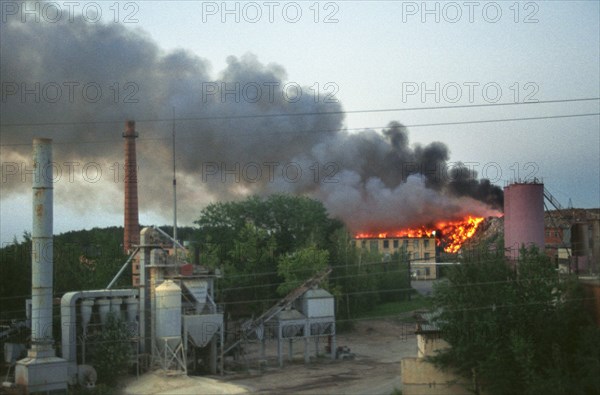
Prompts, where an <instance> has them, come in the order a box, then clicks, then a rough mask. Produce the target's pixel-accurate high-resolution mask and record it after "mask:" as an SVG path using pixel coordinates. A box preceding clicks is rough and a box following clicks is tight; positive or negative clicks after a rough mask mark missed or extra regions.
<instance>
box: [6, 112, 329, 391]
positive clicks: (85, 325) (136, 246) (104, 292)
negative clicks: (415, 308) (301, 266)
mask: <svg viewBox="0 0 600 395" xmlns="http://www.w3.org/2000/svg"><path fill="white" fill-rule="evenodd" d="M137 136H138V134H137V132H136V131H135V122H133V121H128V122H127V123H126V129H125V132H124V133H123V137H124V139H125V161H126V164H125V169H126V176H125V183H124V184H125V199H124V200H125V209H124V222H125V227H124V238H123V241H124V242H123V248H124V250H125V252H126V254H128V259H127V260H126V261H125V262H124V263H123V265H122V267H121V269H120V270H119V271H118V272H117V273H115V275H114V278H113V279H112V281H110V283H108V284H107V285H106V287H105V288H103V289H96V290H79V291H72V292H67V293H66V294H64V295H63V296H62V298H61V300H60V322H59V323H57V322H55V320H56V317H53V313H52V311H53V184H52V180H53V176H52V163H53V160H52V140H51V139H46V138H36V139H34V140H33V163H34V164H35V165H34V166H35V169H36V171H37V172H38V173H37V174H36V177H34V181H33V212H34V217H33V227H32V229H33V230H32V243H33V245H32V258H31V265H32V285H31V299H28V300H27V302H26V311H27V317H26V321H24V322H23V326H26V327H28V328H30V330H31V345H30V348H29V349H28V350H27V355H26V357H24V358H20V359H19V357H20V355H21V354H22V352H23V351H24V345H23V344H19V343H8V342H7V343H4V356H5V360H6V361H7V362H8V363H9V365H10V368H13V369H14V374H13V375H12V376H11V370H10V368H9V371H8V373H7V376H6V380H5V381H4V383H3V387H4V388H17V389H21V390H22V391H24V392H25V393H37V392H49V391H59V390H62V391H66V390H67V389H68V387H69V386H72V385H80V386H83V387H85V388H93V387H94V385H95V383H96V379H97V373H96V370H95V368H94V366H93V364H90V363H89V362H88V361H89V356H88V355H87V354H88V352H89V346H90V345H89V344H86V343H87V342H88V340H87V339H89V338H90V336H91V335H94V334H97V333H100V332H102V331H105V330H108V327H107V325H109V321H110V320H115V319H116V320H119V321H122V322H124V323H125V325H126V327H127V336H128V339H127V341H126V344H122V345H121V347H125V348H128V349H129V351H130V352H129V355H130V365H131V366H132V367H134V369H135V370H136V371H137V372H138V374H139V373H140V372H146V371H148V370H157V369H158V370H160V371H164V372H170V373H171V374H173V373H179V374H183V375H186V374H188V372H191V371H192V370H196V368H197V367H198V365H202V366H204V367H205V368H207V370H208V371H209V372H210V373H212V374H217V373H220V374H223V372H224V362H225V358H226V355H227V354H230V355H234V354H235V355H239V350H240V349H241V348H243V347H244V346H246V345H247V344H248V343H257V342H258V343H260V344H261V345H262V346H261V358H262V359H266V358H268V356H267V355H266V352H267V351H266V345H267V343H269V342H271V341H276V342H277V356H276V359H277V361H278V365H279V366H283V364H284V344H287V347H288V358H289V359H290V360H291V358H293V342H294V341H295V340H303V341H304V358H305V361H306V362H309V361H310V354H311V352H310V350H309V340H310V341H311V342H314V343H315V344H316V349H315V352H316V355H319V353H320V351H324V350H325V348H327V352H328V353H329V354H330V355H331V357H332V358H334V359H335V357H336V342H335V333H336V331H335V312H334V298H333V296H332V295H331V294H330V293H329V292H327V291H326V290H324V289H322V288H320V287H319V283H320V282H321V281H322V280H323V279H325V278H326V277H327V276H328V274H329V273H330V271H331V270H327V271H325V272H322V273H319V274H318V275H316V276H314V277H312V278H309V279H307V280H306V281H305V282H303V283H302V284H301V285H300V286H298V287H296V288H295V289H294V290H292V291H291V292H290V293H289V294H288V295H287V296H286V297H284V298H283V299H281V300H280V301H278V302H277V303H276V304H274V306H273V307H272V308H270V309H268V310H266V311H265V312H264V313H263V314H261V315H260V316H259V317H256V318H253V319H250V320H247V321H245V322H243V323H242V325H241V326H240V327H238V328H236V330H235V331H233V332H232V334H230V336H229V338H226V336H225V325H226V323H225V322H224V311H223V309H222V306H220V305H219V304H218V301H217V300H216V296H215V282H216V280H217V279H218V278H220V277H221V275H220V273H219V272H218V270H217V271H211V270H209V269H207V268H206V267H204V266H201V265H200V264H199V262H197V261H196V262H191V261H190V260H191V259H193V257H194V256H195V257H197V256H198V254H194V253H193V251H189V250H188V248H187V247H186V246H185V245H182V244H181V243H179V242H178V241H177V240H176V239H175V238H174V237H172V236H171V235H169V234H167V233H165V232H164V231H162V230H161V229H160V228H157V227H144V228H142V229H140V225H139V220H138V196H137V174H136V168H137V164H136V147H135V138H136V137H137ZM128 269H130V270H131V273H132V284H131V287H130V288H126V289H122V288H113V287H114V285H115V284H116V283H117V282H118V280H119V278H120V277H121V275H122V274H123V273H124V272H125V271H126V270H128ZM57 324H59V325H60V328H61V329H60V331H61V336H60V352H58V353H57V350H56V349H55V340H56V339H57V337H56V333H54V332H53V326H56V325H57ZM15 328H17V326H15ZM15 328H11V330H12V329H15ZM7 333H8V331H7ZM3 335H4V334H3ZM319 339H323V343H322V344H323V347H322V349H321V350H319Z"/></svg>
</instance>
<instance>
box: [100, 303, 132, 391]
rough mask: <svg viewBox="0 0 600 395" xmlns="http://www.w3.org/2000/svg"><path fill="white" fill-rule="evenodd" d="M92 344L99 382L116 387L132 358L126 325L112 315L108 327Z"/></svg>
mask: <svg viewBox="0 0 600 395" xmlns="http://www.w3.org/2000/svg"><path fill="white" fill-rule="evenodd" d="M92 344H93V350H94V351H93V357H92V360H93V366H94V368H95V369H96V372H97V373H98V381H99V382H101V383H104V384H107V385H111V386H112V385H115V384H116V382H117V378H118V376H119V375H121V374H123V373H125V372H126V371H127V368H128V367H129V359H130V356H131V341H130V339H129V332H128V330H127V326H126V323H125V322H123V321H122V320H120V319H119V318H118V317H116V316H115V315H113V314H112V313H110V314H109V315H108V317H107V320H106V325H105V326H104V328H103V329H102V331H101V332H100V333H99V334H98V337H97V338H96V339H94V341H93V342H92Z"/></svg>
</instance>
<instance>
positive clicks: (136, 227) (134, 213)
mask: <svg viewBox="0 0 600 395" xmlns="http://www.w3.org/2000/svg"><path fill="white" fill-rule="evenodd" d="M137 136H138V134H137V133H136V131H135V121H127V122H125V133H123V137H124V138H125V232H124V237H123V249H124V250H125V253H130V252H131V250H132V246H133V245H136V244H139V242H140V223H139V218H138V191H137V160H136V155H135V139H136V138H137Z"/></svg>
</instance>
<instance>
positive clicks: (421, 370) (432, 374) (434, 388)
mask: <svg viewBox="0 0 600 395" xmlns="http://www.w3.org/2000/svg"><path fill="white" fill-rule="evenodd" d="M400 375H401V377H402V394H403V395H471V394H472V392H471V391H469V390H468V389H467V388H468V386H469V384H470V383H469V382H468V381H467V380H466V379H464V378H462V377H459V376H456V375H455V374H452V373H450V372H443V371H441V370H438V369H437V368H436V367H435V366H434V365H433V364H431V363H429V362H427V361H425V360H424V359H422V358H415V357H409V358H403V359H402V361H401V365H400Z"/></svg>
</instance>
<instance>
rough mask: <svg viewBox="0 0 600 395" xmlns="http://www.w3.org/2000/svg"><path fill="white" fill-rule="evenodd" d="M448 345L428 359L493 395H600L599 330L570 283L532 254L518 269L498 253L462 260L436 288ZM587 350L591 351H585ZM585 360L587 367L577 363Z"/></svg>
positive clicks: (575, 285) (526, 255)
mask: <svg viewBox="0 0 600 395" xmlns="http://www.w3.org/2000/svg"><path fill="white" fill-rule="evenodd" d="M434 299H435V305H436V307H437V308H438V309H439V311H440V312H441V314H440V315H439V318H438V320H437V323H438V325H439V327H440V328H441V330H442V333H443V338H444V339H445V340H446V341H448V343H449V344H450V346H451V347H450V348H448V349H446V350H443V351H442V352H440V353H439V354H438V355H437V356H435V357H433V358H432V360H433V362H435V363H436V364H437V365H438V366H441V367H443V368H449V369H452V370H455V371H457V372H458V373H459V374H462V375H463V376H465V377H468V378H469V379H472V378H473V377H475V378H476V382H477V383H478V385H477V387H476V388H474V390H475V391H479V389H480V388H479V387H484V388H485V390H486V391H487V392H489V393H491V394H564V393H571V394H587V393H589V394H591V393H600V382H598V381H597V380H595V381H594V379H593V377H598V376H600V369H599V365H600V364H599V363H598V362H597V361H598V359H597V358H598V356H599V355H600V348H599V347H600V342H598V341H597V340H595V339H598V338H599V335H598V329H596V328H592V327H591V325H590V320H589V317H588V316H587V315H586V313H585V311H584V310H583V305H582V300H583V298H582V290H581V287H580V286H579V284H578V283H577V280H576V279H574V278H570V277H567V278H559V276H558V274H557V273H556V271H555V270H554V268H553V267H552V265H551V264H550V262H549V261H548V259H547V258H545V257H544V256H543V255H541V254H539V253H538V252H537V251H536V250H535V249H530V250H526V251H522V254H521V259H520V261H519V262H517V263H516V265H515V266H511V265H510V264H508V263H507V262H505V260H504V257H503V256H497V255H487V256H481V257H480V258H479V259H477V260H473V261H469V260H467V261H466V262H464V263H463V264H461V265H458V266H454V267H452V268H451V269H450V270H449V271H448V277H447V281H445V282H441V283H440V284H439V285H438V286H437V287H436V288H435V289H434ZM589 345H591V346H592V347H593V348H592V349H589V348H588V349H586V346H588V347H589ZM590 357H591V359H592V360H593V361H594V362H592V363H590V362H588V363H587V365H585V367H583V366H582V365H581V364H580V361H581V360H586V361H587V360H589V359H590Z"/></svg>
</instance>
